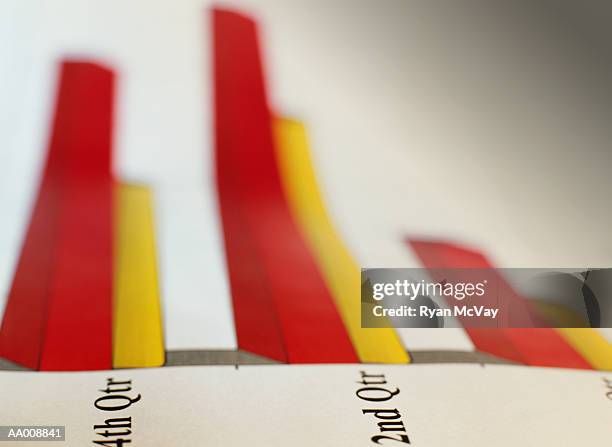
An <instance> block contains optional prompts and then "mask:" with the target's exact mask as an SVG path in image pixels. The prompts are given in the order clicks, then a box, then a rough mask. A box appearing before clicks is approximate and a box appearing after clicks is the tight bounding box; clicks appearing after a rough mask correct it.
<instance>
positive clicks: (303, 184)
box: [274, 119, 410, 363]
mask: <svg viewBox="0 0 612 447" xmlns="http://www.w3.org/2000/svg"><path fill="white" fill-rule="evenodd" d="M274 130H275V136H276V141H277V144H276V146H277V157H278V161H279V165H280V171H281V179H282V182H283V186H284V190H285V193H286V194H287V200H288V202H289V207H290V208H291V210H292V212H293V214H294V216H295V217H296V221H297V222H298V226H299V227H300V229H301V231H302V233H304V235H305V237H306V240H307V241H309V242H310V244H309V245H310V246H311V247H312V249H313V252H314V256H315V259H316V260H317V263H318V265H319V268H320V269H321V271H322V273H323V277H324V279H325V281H326V283H327V286H328V287H329V289H330V291H331V294H332V296H333V297H334V300H335V302H336V306H337V307H338V310H339V312H340V315H341V317H342V320H343V321H344V325H345V326H346V328H347V331H348V334H349V336H350V338H351V340H352V342H353V346H354V347H355V350H356V351H357V355H358V356H359V359H360V360H361V361H362V362H364V363H408V362H410V358H409V356H408V353H407V352H406V350H405V349H404V347H403V346H402V344H401V343H400V341H399V339H398V337H397V334H396V332H395V330H394V329H392V328H382V329H378V328H377V329H363V328H361V313H360V294H361V272H360V269H359V267H358V266H357V264H355V262H354V261H353V259H352V258H351V255H350V254H349V253H348V251H347V249H346V248H345V247H344V244H343V243H342V241H341V240H340V238H339V237H338V235H337V234H336V232H335V230H334V227H333V225H332V223H331V221H330V219H329V217H328V216H327V212H326V211H325V205H324V204H323V201H322V199H321V195H320V193H319V189H318V186H317V181H316V176H315V173H314V170H313V167H312V163H311V160H310V154H309V152H310V151H309V147H308V140H307V137H306V129H305V128H304V126H303V125H302V124H301V123H299V122H297V121H293V120H288V119H277V120H275V123H274Z"/></svg>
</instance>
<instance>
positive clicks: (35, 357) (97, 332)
mask: <svg viewBox="0 0 612 447" xmlns="http://www.w3.org/2000/svg"><path fill="white" fill-rule="evenodd" d="M113 85H114V75H113V73H112V72H111V71H110V70H108V69H106V68H103V67H101V66H99V65H96V64H92V63H88V62H79V61H74V62H73V61H67V62H63V63H62V65H61V68H60V80H59V87H58V95H57V101H56V107H55V116H54V121H53V129H52V132H51V138H50V142H49V149H48V154H47V162H46V165H45V169H44V172H43V179H42V182H41V186H40V190H39V193H38V197H37V200H36V203H35V206H34V209H33V212H32V216H31V220H30V225H29V227H28V231H27V234H26V237H25V242H24V245H23V247H22V251H21V255H20V259H19V262H18V265H17V270H16V273H15V276H14V280H13V284H12V288H11V291H10V295H9V300H8V303H7V307H6V311H5V315H4V320H3V324H2V329H1V330H0V349H1V351H0V352H1V354H2V355H3V356H4V357H6V358H8V359H9V360H13V361H15V362H17V363H19V364H22V365H24V366H27V367H30V368H39V369H42V370H89V369H108V368H111V367H112V363H111V352H112V349H111V338H112V335H111V334H112V332H111V299H112V183H113V179H112V175H111V145H112V124H113V93H114V92H113Z"/></svg>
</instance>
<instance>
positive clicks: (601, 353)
mask: <svg viewBox="0 0 612 447" xmlns="http://www.w3.org/2000/svg"><path fill="white" fill-rule="evenodd" d="M557 330H558V331H559V333H560V334H561V336H562V337H563V338H565V340H566V341H567V342H568V343H569V344H570V345H571V346H572V347H573V348H574V349H575V350H576V351H577V352H579V353H580V354H581V355H582V357H584V358H585V360H586V361H587V362H589V363H590V364H591V366H592V367H593V368H594V369H597V370H600V371H612V345H611V344H610V342H609V341H608V340H607V339H606V338H605V337H604V336H603V335H602V334H600V333H599V331H597V329H592V328H571V329H570V328H567V329H557Z"/></svg>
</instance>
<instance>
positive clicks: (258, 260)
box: [213, 9, 358, 363]
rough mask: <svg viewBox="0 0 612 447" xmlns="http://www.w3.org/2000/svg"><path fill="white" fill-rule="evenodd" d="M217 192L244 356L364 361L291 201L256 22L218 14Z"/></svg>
mask: <svg viewBox="0 0 612 447" xmlns="http://www.w3.org/2000/svg"><path fill="white" fill-rule="evenodd" d="M213 28H214V67H215V72H214V74H215V116H216V122H215V130H216V154H217V185H218V189H219V198H220V205H221V215H222V219H223V227H224V234H225V244H226V250H227V260H228V269H229V272H230V282H231V287H232V296H233V301H234V315H235V320H236V331H237V336H238V344H239V346H240V348H241V349H245V350H247V351H250V352H253V353H256V354H261V355H265V356H267V357H271V358H274V359H277V360H280V361H288V362H290V363H339V362H357V361H358V360H357V356H356V354H355V352H354V350H353V347H352V344H351V342H350V340H349V337H348V335H347V333H346V330H345V328H344V325H343V323H342V320H341V319H340V316H339V315H338V312H337V310H336V308H335V306H334V304H333V301H332V298H331V296H330V293H329V291H328V290H327V287H326V285H325V283H324V281H323V278H322V276H321V274H320V272H319V270H318V268H317V265H316V264H315V261H314V258H313V256H312V253H311V252H310V249H309V247H308V246H307V244H306V242H305V241H304V239H303V238H302V236H301V234H300V233H299V230H298V228H297V226H296V225H295V223H294V220H293V217H292V215H291V213H290V211H289V208H288V204H287V202H286V198H285V196H284V193H283V190H282V187H281V182H280V177H279V173H278V166H277V163H276V158H275V157H276V155H275V147H274V140H273V137H272V129H271V119H272V117H271V113H270V110H269V107H268V102H267V98H266V91H265V82H264V75H263V69H262V62H261V59H260V51H259V45H258V38H257V30H256V26H255V23H254V22H253V21H252V20H250V19H249V18H247V17H244V16H242V15H239V14H236V13H233V12H229V11H224V10H219V9H215V10H214V11H213Z"/></svg>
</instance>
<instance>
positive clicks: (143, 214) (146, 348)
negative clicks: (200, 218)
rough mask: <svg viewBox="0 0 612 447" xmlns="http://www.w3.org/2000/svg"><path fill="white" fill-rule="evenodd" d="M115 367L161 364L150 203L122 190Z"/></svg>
mask: <svg viewBox="0 0 612 447" xmlns="http://www.w3.org/2000/svg"><path fill="white" fill-rule="evenodd" d="M114 258H115V265H114V275H115V281H114V289H115V290H114V309H113V311H114V315H113V367H115V368H139V367H140V368H142V367H154V366H161V365H163V364H164V342H163V334H162V323H161V309H160V302H159V288H158V281H157V261H156V254H155V234H154V228H153V210H152V197H151V193H150V191H149V190H148V189H147V188H145V187H142V186H135V185H127V184H120V185H118V186H117V189H116V195H115V254H114Z"/></svg>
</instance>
